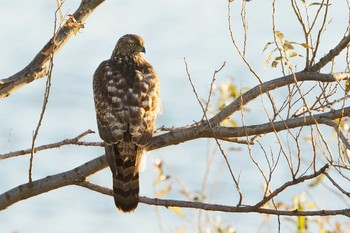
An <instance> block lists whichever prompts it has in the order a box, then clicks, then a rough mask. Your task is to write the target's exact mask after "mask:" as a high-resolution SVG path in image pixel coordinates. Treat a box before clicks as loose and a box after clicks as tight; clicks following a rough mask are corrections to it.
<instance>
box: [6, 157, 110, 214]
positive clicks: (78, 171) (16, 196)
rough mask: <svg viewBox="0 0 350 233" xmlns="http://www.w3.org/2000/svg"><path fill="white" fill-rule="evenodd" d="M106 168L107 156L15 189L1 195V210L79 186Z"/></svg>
mask: <svg viewBox="0 0 350 233" xmlns="http://www.w3.org/2000/svg"><path fill="white" fill-rule="evenodd" d="M106 166H107V161H106V158H105V156H100V157H98V158H96V159H93V160H91V161H89V162H87V163H84V164H83V165H81V166H79V167H76V168H74V169H72V170H69V171H66V172H62V173H59V174H56V175H52V176H47V177H45V178H43V179H40V180H36V181H33V182H32V183H27V184H23V185H20V186H18V187H15V188H13V189H11V190H9V191H7V192H5V193H3V194H1V195H0V210H4V209H6V208H7V207H9V206H11V205H12V204H14V203H16V202H19V201H22V200H25V199H27V198H30V197H33V196H36V195H39V194H42V193H45V192H49V191H51V190H54V189H58V188H61V187H64V186H67V185H72V184H79V183H81V182H83V181H85V179H86V177H88V176H90V175H92V174H94V173H96V172H98V171H100V170H102V169H103V168H105V167H106Z"/></svg>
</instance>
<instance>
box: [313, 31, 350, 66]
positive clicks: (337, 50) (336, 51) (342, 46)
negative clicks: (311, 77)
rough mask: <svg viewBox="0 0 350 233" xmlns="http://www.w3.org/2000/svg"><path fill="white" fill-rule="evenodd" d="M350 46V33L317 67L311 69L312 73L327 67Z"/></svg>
mask: <svg viewBox="0 0 350 233" xmlns="http://www.w3.org/2000/svg"><path fill="white" fill-rule="evenodd" d="M349 44H350V33H348V35H347V36H345V37H344V38H343V39H342V40H341V41H340V42H339V44H337V46H335V47H334V49H332V50H330V51H329V53H327V54H326V55H325V56H324V57H322V58H321V59H320V61H319V62H317V63H316V64H315V65H313V66H312V67H311V69H310V70H311V71H319V70H320V69H321V68H322V67H324V66H325V65H327V64H328V63H329V62H330V61H332V60H333V59H334V58H335V57H336V56H338V55H339V53H340V52H341V51H343V50H344V49H345V48H346V47H347V46H348V45H349Z"/></svg>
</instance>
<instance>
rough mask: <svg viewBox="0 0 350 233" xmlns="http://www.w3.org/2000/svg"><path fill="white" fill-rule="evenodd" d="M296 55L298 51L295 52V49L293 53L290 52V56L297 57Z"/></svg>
mask: <svg viewBox="0 0 350 233" xmlns="http://www.w3.org/2000/svg"><path fill="white" fill-rule="evenodd" d="M296 56H298V53H297V52H295V51H293V52H291V53H290V54H289V57H290V58H292V57H296Z"/></svg>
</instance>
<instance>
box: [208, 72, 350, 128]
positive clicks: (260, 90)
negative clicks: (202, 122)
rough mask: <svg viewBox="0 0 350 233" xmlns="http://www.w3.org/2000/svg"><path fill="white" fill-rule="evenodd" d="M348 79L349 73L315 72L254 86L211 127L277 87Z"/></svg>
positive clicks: (218, 115)
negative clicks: (303, 82) (295, 83)
mask: <svg viewBox="0 0 350 233" xmlns="http://www.w3.org/2000/svg"><path fill="white" fill-rule="evenodd" d="M348 78H350V73H349V72H346V73H334V74H321V73H317V72H298V73H295V74H294V75H287V76H284V77H280V78H277V79H273V80H271V81H267V82H264V83H262V84H260V85H257V86H255V87H254V88H252V89H250V90H249V91H247V92H245V93H244V94H242V96H240V97H238V98H237V99H236V100H235V101H233V102H232V103H231V104H229V105H227V106H226V107H225V108H223V109H222V110H221V111H220V112H219V113H218V114H216V115H215V116H214V117H213V118H211V119H210V123H211V125H216V124H219V123H220V122H222V121H223V120H225V119H226V118H228V117H229V116H230V115H232V114H233V113H234V112H236V111H238V110H240V109H241V107H242V106H245V105H246V104H247V103H248V102H250V101H252V100H254V99H255V98H257V97H258V96H260V95H262V94H264V93H266V92H269V91H272V90H274V89H277V88H279V87H283V86H288V85H291V84H293V83H294V82H295V80H297V81H299V82H302V81H319V82H336V81H341V80H345V79H348Z"/></svg>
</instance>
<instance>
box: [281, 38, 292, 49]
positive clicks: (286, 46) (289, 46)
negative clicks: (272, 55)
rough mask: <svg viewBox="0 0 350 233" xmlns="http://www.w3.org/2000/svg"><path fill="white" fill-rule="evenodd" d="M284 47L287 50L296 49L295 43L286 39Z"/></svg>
mask: <svg viewBox="0 0 350 233" xmlns="http://www.w3.org/2000/svg"><path fill="white" fill-rule="evenodd" d="M283 49H284V50H285V51H288V50H292V49H294V47H293V45H292V44H291V43H290V42H289V41H288V40H286V41H285V42H284V43H283Z"/></svg>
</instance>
